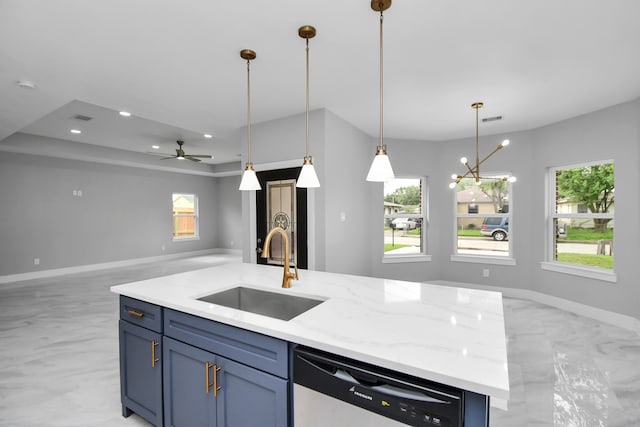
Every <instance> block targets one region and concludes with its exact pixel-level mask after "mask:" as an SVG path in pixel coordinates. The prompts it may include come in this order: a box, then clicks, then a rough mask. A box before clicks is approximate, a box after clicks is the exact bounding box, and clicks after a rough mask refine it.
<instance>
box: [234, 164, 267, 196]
mask: <svg viewBox="0 0 640 427" xmlns="http://www.w3.org/2000/svg"><path fill="white" fill-rule="evenodd" d="M238 190H241V191H251V190H256V191H257V190H262V187H261V186H260V182H259V181H258V177H257V176H256V171H255V170H254V169H253V163H247V166H246V167H245V169H244V173H243V174H242V181H240V187H238Z"/></svg>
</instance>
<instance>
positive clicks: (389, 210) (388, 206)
mask: <svg viewBox="0 0 640 427" xmlns="http://www.w3.org/2000/svg"><path fill="white" fill-rule="evenodd" d="M402 208H404V206H402V205H399V204H397V203H391V202H384V214H385V215H392V214H397V213H398V212H400V211H401V210H402Z"/></svg>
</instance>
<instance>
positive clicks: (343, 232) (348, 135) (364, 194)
mask: <svg viewBox="0 0 640 427" xmlns="http://www.w3.org/2000/svg"><path fill="white" fill-rule="evenodd" d="M325 137H326V140H325V141H324V154H325V155H324V161H325V163H324V165H323V169H324V174H323V177H324V180H323V181H322V182H321V185H322V189H323V194H324V196H325V204H324V208H323V207H322V206H319V209H320V210H321V211H322V214H321V215H324V228H325V242H324V244H325V246H324V248H323V249H324V254H325V263H326V265H325V267H326V270H327V271H331V272H335V273H350V274H358V275H365V276H370V275H371V250H372V247H371V246H370V245H368V244H366V243H367V242H368V241H369V240H370V238H371V237H370V236H371V230H372V229H376V228H375V223H376V222H375V217H374V216H373V215H371V211H370V209H369V207H370V203H371V202H370V200H371V194H372V192H371V191H372V187H371V185H370V183H368V182H366V181H365V177H366V176H367V172H368V170H369V164H370V162H371V160H372V159H373V154H374V152H375V146H376V144H375V142H372V141H371V138H369V137H368V136H367V135H366V134H364V133H363V132H362V131H360V130H359V129H357V128H355V127H354V126H353V125H351V124H350V123H348V122H346V121H344V120H342V119H341V118H340V117H338V116H336V115H335V114H333V113H331V112H330V111H325ZM342 213H344V216H345V221H342V220H341V214H342Z"/></svg>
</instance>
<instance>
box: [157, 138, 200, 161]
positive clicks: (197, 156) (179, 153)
mask: <svg viewBox="0 0 640 427" xmlns="http://www.w3.org/2000/svg"><path fill="white" fill-rule="evenodd" d="M176 142H177V143H178V148H176V154H175V155H173V154H166V153H157V152H153V151H147V153H148V154H154V155H156V156H166V157H163V158H162V159H160V160H167V159H180V160H183V159H189V160H191V161H192V162H199V161H201V160H200V159H213V156H211V155H209V154H186V153H185V152H184V150H183V149H182V145H183V144H184V141H181V140H177V141H176Z"/></svg>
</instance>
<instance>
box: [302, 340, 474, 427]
mask: <svg viewBox="0 0 640 427" xmlns="http://www.w3.org/2000/svg"><path fill="white" fill-rule="evenodd" d="M293 379H294V391H293V394H294V396H293V398H294V403H293V408H294V425H295V426H296V427H320V426H322V427H326V426H331V427H355V426H358V427H364V426H366V427H382V426H385V427H389V426H401V425H410V426H430V427H433V426H440V427H462V426H463V416H464V414H463V410H464V404H463V399H464V392H463V391H462V390H459V389H456V388H453V387H448V386H445V385H441V384H436V383H432V382H429V381H426V380H421V379H419V378H415V377H411V376H408V375H404V374H400V373H397V372H393V371H390V370H387V369H382V368H378V367H374V366H372V365H368V364H365V363H361V362H356V361H353V360H350V359H347V358H343V357H340V356H335V355H332V354H328V353H324V352H319V351H317V350H313V349H308V348H304V347H298V348H297V349H296V350H295V351H294V362H293Z"/></svg>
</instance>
